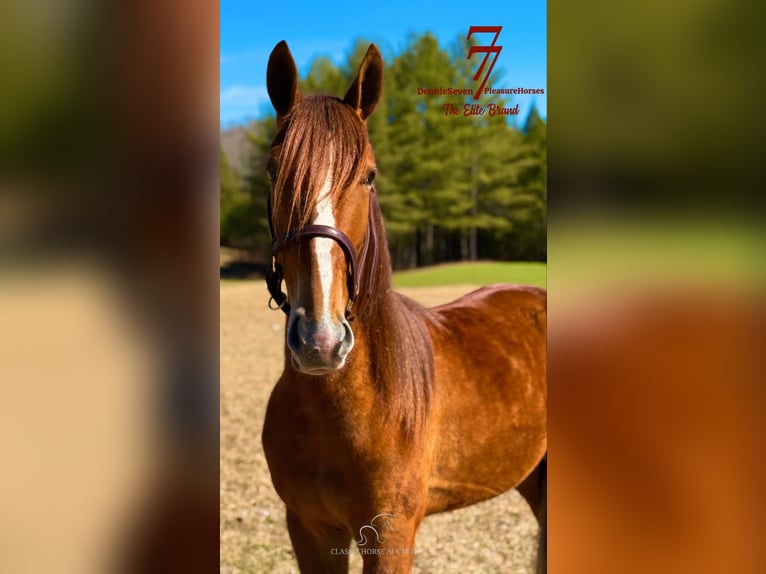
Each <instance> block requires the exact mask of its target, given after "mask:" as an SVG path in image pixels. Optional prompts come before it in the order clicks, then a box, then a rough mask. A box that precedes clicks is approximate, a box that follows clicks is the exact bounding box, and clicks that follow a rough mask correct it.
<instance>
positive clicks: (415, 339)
mask: <svg viewBox="0 0 766 574" xmlns="http://www.w3.org/2000/svg"><path fill="white" fill-rule="evenodd" d="M373 208H374V210H375V211H374V217H373V219H372V222H373V224H374V225H376V226H377V237H378V246H377V248H378V261H377V265H374V266H373V265H372V263H371V262H365V264H364V269H365V273H366V274H368V273H374V274H375V282H374V289H373V291H372V294H371V296H370V297H369V299H367V300H365V301H363V305H362V310H361V312H360V314H359V316H358V317H357V319H356V321H355V322H354V324H353V325H354V331H355V334H356V335H357V336H358V337H361V338H363V339H364V340H365V344H364V348H365V349H366V351H367V352H368V353H369V357H368V361H366V363H367V364H368V365H369V369H370V373H369V375H370V379H371V380H372V381H374V384H375V387H376V389H377V392H378V393H379V394H380V398H381V399H382V401H383V402H382V404H385V405H387V406H388V407H389V409H390V415H391V416H392V417H393V418H396V419H397V420H398V421H399V423H400V425H401V428H402V430H403V431H404V433H405V434H407V435H411V434H412V433H414V432H415V431H416V429H417V428H418V426H419V424H420V422H421V421H422V420H423V419H424V417H425V412H426V410H427V408H428V405H429V399H430V389H431V381H432V379H433V354H432V348H431V341H430V337H429V335H428V328H427V324H426V320H427V316H428V311H427V310H426V309H424V308H423V307H421V306H420V305H418V304H417V303H415V302H414V301H411V300H409V299H407V298H405V297H402V296H401V295H398V294H397V293H395V292H394V291H393V288H392V282H391V273H392V269H391V257H390V254H389V251H388V241H387V238H386V233H385V228H384V225H383V217H382V214H381V211H380V207H379V206H378V204H377V202H376V203H374V204H373ZM368 280H369V277H368V276H365V277H363V283H362V284H363V285H367V281H368ZM360 346H361V345H360ZM370 379H368V380H370Z"/></svg>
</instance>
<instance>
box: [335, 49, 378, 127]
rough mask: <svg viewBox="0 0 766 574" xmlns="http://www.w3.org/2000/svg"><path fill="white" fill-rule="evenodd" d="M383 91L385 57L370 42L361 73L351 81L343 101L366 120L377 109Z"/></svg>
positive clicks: (361, 65) (360, 67)
mask: <svg viewBox="0 0 766 574" xmlns="http://www.w3.org/2000/svg"><path fill="white" fill-rule="evenodd" d="M382 93H383V58H382V57H381V56H380V52H379V51H378V48H377V47H376V46H375V44H370V47H369V48H367V53H366V54H365V55H364V59H363V60H362V63H361V64H360V65H359V73H358V74H357V75H356V78H354V81H353V82H352V83H351V87H350V88H349V89H348V92H346V97H344V98H343V101H344V102H346V103H347V104H348V105H350V106H351V107H352V108H354V109H355V110H356V111H357V113H358V114H359V115H360V116H361V117H362V119H363V120H366V119H367V118H368V117H369V115H370V114H371V113H372V112H374V111H375V107H376V106H377V105H378V102H379V101H380V96H381V94H382Z"/></svg>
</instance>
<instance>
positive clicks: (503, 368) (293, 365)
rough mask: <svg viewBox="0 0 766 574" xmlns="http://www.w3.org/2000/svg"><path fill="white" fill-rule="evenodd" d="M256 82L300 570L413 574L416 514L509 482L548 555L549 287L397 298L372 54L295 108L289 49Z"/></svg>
mask: <svg viewBox="0 0 766 574" xmlns="http://www.w3.org/2000/svg"><path fill="white" fill-rule="evenodd" d="M267 84H268V92H269V96H270V98H271V102H272V104H273V105H274V108H275V109H276V112H277V135H276V137H275V139H274V142H273V143H272V146H271V150H270V153H269V159H268V164H267V171H268V173H269V177H270V178H271V182H272V184H271V192H270V196H269V224H270V228H271V232H272V236H273V239H274V244H273V250H274V257H273V259H272V268H271V271H270V272H269V273H268V275H267V285H268V288H269V292H270V294H271V296H272V298H271V300H270V302H269V303H270V305H271V306H272V307H273V308H280V309H281V310H282V311H284V312H285V314H286V345H285V364H284V372H283V373H282V376H281V378H280V379H279V381H278V382H277V384H276V386H275V387H274V390H273V392H272V394H271V398H270V400H269V405H268V410H267V413H266V420H265V423H264V428H263V447H264V451H265V453H266V459H267V461H268V465H269V470H270V472H271V478H272V481H273V483H274V487H275V489H276V491H277V493H278V494H279V496H280V497H281V498H282V500H283V501H284V503H285V505H286V507H287V527H288V530H289V533H290V538H291V541H292V544H293V548H294V550H295V554H296V557H297V560H298V565H299V566H300V570H301V572H303V573H307V572H323V573H324V572H347V571H348V553H349V544H350V542H351V540H352V539H353V540H355V541H356V543H357V545H358V547H359V551H360V552H361V553H362V557H363V561H364V572H365V573H368V574H369V573H373V572H387V573H393V572H409V571H410V568H411V566H412V561H413V553H414V550H413V549H414V548H415V535H416V532H417V529H418V526H419V525H420V523H421V521H422V520H423V517H424V516H425V515H427V514H432V513H435V512H442V511H445V510H451V509H454V508H460V507H463V506H467V505H469V504H474V503H476V502H479V501H482V500H486V499H488V498H491V497H493V496H496V495H498V494H500V493H502V492H505V491H507V490H508V489H510V488H513V487H514V486H517V487H518V488H519V491H520V492H521V493H522V495H523V496H524V497H525V498H526V500H527V501H528V502H529V504H530V505H531V507H532V509H533V512H534V513H535V514H536V516H537V518H538V520H539V521H540V522H541V531H542V532H543V536H542V539H541V547H542V546H544V531H545V524H544V515H545V452H546V422H545V408H546V387H545V367H546V364H545V361H546V356H545V327H546V295H545V291H544V290H543V289H539V288H535V287H519V286H510V285H506V286H493V287H486V288H483V289H480V290H478V291H475V292H473V293H471V294H469V295H466V296H465V297H462V298H460V299H458V300H457V301H455V302H453V303H450V304H447V305H442V306H440V307H436V308H433V309H425V308H423V307H421V306H420V305H418V304H416V303H415V302H413V301H411V300H410V299H407V298H406V297H404V296H402V295H400V294H398V293H395V292H394V291H393V290H392V287H391V263H390V258H389V253H388V248H387V242H386V234H385V230H384V228H383V218H382V215H381V211H380V208H379V206H378V201H377V197H376V190H375V184H374V178H375V172H376V167H375V157H374V156H373V153H372V148H371V146H370V142H369V139H368V135H367V128H366V125H365V120H366V118H367V117H368V116H369V115H370V114H371V113H372V112H373V110H374V109H375V107H376V105H377V103H378V100H379V99H380V96H381V90H382V86H383V61H382V59H381V56H380V53H379V52H378V49H377V48H376V47H375V46H374V45H371V46H370V48H369V50H368V51H367V54H366V56H365V57H364V60H363V61H362V63H361V65H360V68H359V73H358V75H357V77H356V79H355V80H354V81H353V83H352V84H351V87H350V88H349V90H348V92H347V93H346V95H345V97H344V98H343V99H342V100H341V99H338V98H334V97H330V96H318V95H313V96H308V97H302V96H301V94H300V91H299V89H298V74H297V70H296V67H295V63H294V61H293V58H292V55H291V54H290V51H289V49H288V47H287V44H286V43H285V42H280V43H279V44H278V45H277V46H276V47H275V48H274V50H273V52H272V53H271V57H270V59H269V65H268V73H267ZM283 283H284V285H285V286H286V289H287V292H286V293H285V292H283V291H282V285H283ZM352 325H353V328H352ZM538 554H539V556H538V558H539V559H538V563H539V564H538V567H542V568H544V564H543V563H544V551H542V552H540V553H538Z"/></svg>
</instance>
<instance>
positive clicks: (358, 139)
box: [267, 41, 383, 375]
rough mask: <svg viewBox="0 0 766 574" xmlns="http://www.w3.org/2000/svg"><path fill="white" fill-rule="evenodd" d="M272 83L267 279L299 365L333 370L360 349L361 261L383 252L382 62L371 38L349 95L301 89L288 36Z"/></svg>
mask: <svg viewBox="0 0 766 574" xmlns="http://www.w3.org/2000/svg"><path fill="white" fill-rule="evenodd" d="M267 87H268V92H269V97H270V98H271V102H272V105H273V106H274V109H275V110H276V112H277V135H276V137H275V138H274V141H273V142H272V145H271V148H270V151H269V159H268V163H267V171H268V175H269V178H270V180H271V189H270V195H269V224H270V227H271V233H272V238H273V239H274V244H273V263H272V274H271V277H270V278H267V281H268V282H269V290H270V292H272V298H274V299H275V301H276V302H277V305H278V306H279V307H280V308H282V309H283V310H284V311H285V312H286V313H287V314H288V319H287V346H288V348H289V349H290V353H291V358H292V364H293V366H294V367H295V368H296V369H298V370H299V371H301V372H303V373H306V374H312V375H322V374H328V373H331V372H333V371H336V370H338V369H341V368H342V367H343V366H344V364H345V362H346V358H347V357H348V354H349V353H350V352H351V350H352V349H353V347H354V333H353V330H352V328H351V325H350V323H349V321H350V320H351V318H352V317H353V311H354V306H355V304H356V303H357V298H358V297H359V295H360V283H361V279H360V277H361V276H362V275H363V272H364V269H363V267H365V266H367V267H371V266H372V265H371V264H370V261H368V259H370V257H369V254H370V252H371V251H372V249H371V247H370V245H371V244H374V246H373V248H374V249H375V250H377V241H376V238H375V237H373V238H372V239H371V235H372V234H374V233H375V230H374V222H373V218H372V206H373V194H374V191H375V188H374V184H373V180H374V178H375V173H376V167H375V157H374V155H373V153H372V147H371V145H370V141H369V137H368V134H367V127H366V124H365V121H366V119H367V117H368V116H369V115H370V114H371V113H372V112H373V111H374V110H375V107H376V106H377V104H378V101H379V100H380V96H381V92H382V88H383V60H382V58H381V56H380V52H379V51H378V49H377V48H376V47H375V46H374V45H370V47H369V49H368V51H367V54H366V55H365V57H364V59H363V60H362V63H361V64H360V66H359V72H358V74H357V76H356V78H355V79H354V81H353V82H352V83H351V87H350V88H349V89H348V91H347V92H346V95H345V97H344V98H343V99H340V98H335V97H331V96H320V95H312V96H308V97H302V95H301V93H300V90H299V88H298V72H297V69H296V66H295V62H294V60H293V57H292V55H291V53H290V50H289V48H288V47H287V44H286V43H285V42H284V41H283V42H280V43H279V44H277V46H276V47H275V48H274V50H273V51H272V53H271V56H270V58H269V64H268V71H267ZM373 259H374V258H373ZM373 265H374V261H373ZM367 275H368V276H371V275H372V272H371V271H369V272H368V273H367ZM283 279H284V282H285V285H286V287H287V293H286V294H285V293H282V292H281V287H280V285H281V282H282V280H283Z"/></svg>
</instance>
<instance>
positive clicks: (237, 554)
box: [220, 281, 538, 574]
mask: <svg viewBox="0 0 766 574" xmlns="http://www.w3.org/2000/svg"><path fill="white" fill-rule="evenodd" d="M472 289H473V287H470V286H461V287H454V286H453V287H419V288H410V289H402V292H404V293H406V294H407V295H409V296H410V297H412V298H414V299H416V300H418V301H420V302H421V303H423V304H425V305H429V306H431V305H436V304H439V303H442V302H445V301H449V300H451V299H454V298H456V297H458V296H459V295H462V294H463V293H466V292H468V291H470V290H472ZM267 299H268V296H267V293H266V286H265V285H264V283H263V282H262V281H242V282H233V281H224V282H222V284H221V526H220V528H221V572H222V573H223V574H234V573H248V574H256V573H258V574H260V573H274V574H289V573H291V572H295V573H297V572H298V567H297V563H296V562H295V559H294V557H293V553H292V549H291V546H290V541H289V538H288V534H287V528H286V526H285V524H284V511H283V505H282V502H281V501H280V499H279V498H278V497H277V495H276V493H275V492H274V489H273V487H272V485H271V479H270V477H269V471H268V468H267V466H266V460H265V458H264V455H263V451H262V449H261V442H260V434H261V427H262V425H263V417H264V414H265V410H266V402H267V400H268V397H269V394H270V392H271V389H272V387H273V385H274V383H275V382H276V380H277V379H278V378H279V375H280V373H281V370H282V361H283V355H282V353H283V341H284V319H283V315H282V314H281V313H275V312H272V311H269V310H268V309H267V308H266V301H267ZM466 440H470V437H469V436H466ZM537 530H538V528H537V523H536V522H535V519H534V517H533V515H532V513H531V511H530V510H529V508H528V507H527V506H526V503H525V502H524V500H523V499H522V498H521V496H520V495H519V494H518V493H517V492H516V491H511V492H508V493H505V494H503V495H502V496H498V497H496V498H494V499H492V500H489V501H486V502H483V503H481V504H477V505H474V506H471V507H468V508H464V509H460V510H456V511H452V512H448V513H445V514H439V515H434V516H429V517H427V518H426V519H425V520H424V522H423V525H422V526H421V528H420V531H419V533H418V537H417V541H416V550H417V552H418V553H417V554H416V556H415V564H414V569H413V572H415V573H418V574H427V573H428V574H449V573H453V572H454V573H456V574H458V573H459V574H473V573H476V574H485V573H494V572H501V573H504V574H505V573H509V574H527V573H531V572H533V570H534V569H533V562H534V555H535V547H536V538H537ZM350 570H351V572H361V558H360V556H359V555H352V557H351V569H350Z"/></svg>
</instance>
